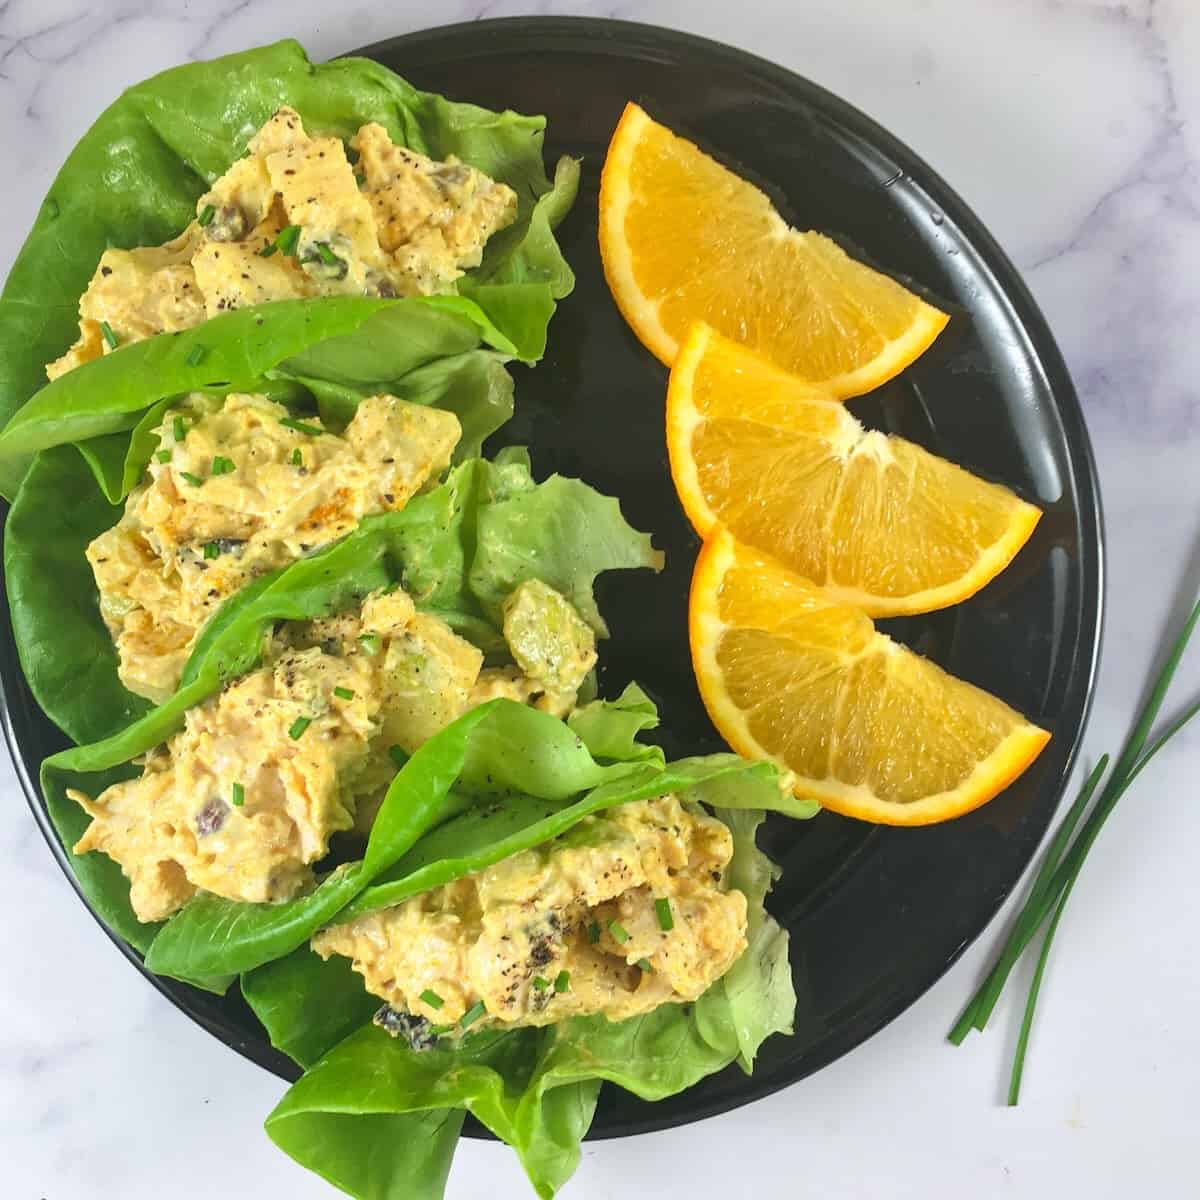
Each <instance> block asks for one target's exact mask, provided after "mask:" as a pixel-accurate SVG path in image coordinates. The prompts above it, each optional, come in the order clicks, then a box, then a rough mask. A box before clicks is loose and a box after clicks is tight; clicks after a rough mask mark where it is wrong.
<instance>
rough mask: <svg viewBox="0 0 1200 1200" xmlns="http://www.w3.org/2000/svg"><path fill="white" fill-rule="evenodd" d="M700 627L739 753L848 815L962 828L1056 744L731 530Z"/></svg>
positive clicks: (716, 711)
mask: <svg viewBox="0 0 1200 1200" xmlns="http://www.w3.org/2000/svg"><path fill="white" fill-rule="evenodd" d="M689 630H690V636H691V645H692V665H693V667H694V669H695V672H696V681H697V683H698V684H699V686H700V695H701V696H702V697H703V699H704V704H705V707H707V709H708V712H709V715H710V716H711V717H712V720H713V724H714V725H716V727H717V729H718V730H720V732H721V734H722V736H723V737H724V738H725V740H726V741H727V742H728V743H729V744H730V746H732V747H733V748H734V749H735V750H736V751H737V752H738V753H739V754H742V755H744V756H745V757H747V758H763V759H768V760H770V761H771V762H774V763H776V764H778V765H779V766H780V767H782V768H784V769H785V770H788V771H791V772H793V773H794V777H795V778H794V784H793V790H794V791H795V793H796V795H797V796H801V797H805V798H808V799H812V800H816V801H818V802H819V803H820V804H822V805H823V806H825V807H826V808H830V809H833V810H834V811H835V812H840V813H844V814H845V815H846V816H850V817H859V818H861V819H863V820H865V821H875V822H879V823H882V824H885V825H927V824H932V823H933V822H935V821H945V820H948V819H949V818H951V817H957V816H959V815H961V814H962V813H965V812H969V811H970V810H971V809H973V808H977V807H978V806H979V805H981V804H984V803H986V802H987V801H988V800H990V799H992V797H994V796H995V795H997V794H998V793H999V792H1001V791H1003V790H1004V788H1005V787H1007V786H1008V784H1010V783H1011V782H1012V781H1013V780H1014V779H1016V777H1017V776H1018V775H1020V774H1021V772H1022V771H1024V770H1025V768H1026V767H1028V766H1029V764H1030V763H1031V762H1033V760H1034V759H1035V758H1036V757H1037V756H1038V754H1039V753H1040V751H1041V749H1042V747H1043V746H1045V744H1046V742H1047V741H1048V740H1049V738H1050V735H1049V734H1048V733H1046V731H1045V730H1043V729H1039V728H1038V727H1037V726H1036V725H1032V724H1030V723H1029V722H1028V721H1027V720H1025V718H1024V717H1022V716H1021V714H1020V713H1018V712H1015V711H1014V710H1013V709H1011V708H1009V707H1008V705H1007V704H1004V703H1002V702H1001V701H1000V700H997V699H996V698H995V697H994V696H991V695H989V694H988V693H987V692H984V691H981V690H980V689H979V688H977V687H973V686H972V685H971V684H969V683H964V682H963V681H962V680H960V679H955V678H954V676H952V675H948V674H947V673H946V672H945V671H943V670H942V669H941V668H940V667H938V666H935V665H934V664H933V663H931V662H929V661H928V660H927V659H924V658H921V657H920V656H919V655H916V654H913V653H912V652H911V651H910V650H907V649H905V648H904V647H903V646H901V645H899V644H898V643H897V642H893V641H892V640H891V639H890V638H887V637H885V636H884V635H883V634H881V633H878V632H876V630H875V627H874V625H873V624H872V623H871V620H870V618H869V617H867V616H865V615H864V614H863V613H861V612H859V611H858V610H856V609H853V608H850V607H848V606H846V605H843V604H839V603H837V602H836V601H834V600H832V599H831V598H830V597H829V596H828V594H827V593H825V592H823V591H822V590H821V589H820V588H818V587H816V586H815V585H813V584H812V583H810V582H809V581H808V580H806V579H803V578H801V577H800V576H799V575H795V574H793V573H792V572H790V571H788V570H786V569H785V568H784V567H782V566H780V565H778V564H777V563H773V562H771V561H770V560H768V559H766V558H764V557H762V556H760V555H759V554H757V553H755V552H754V551H753V550H750V549H747V548H746V547H743V546H740V545H739V544H738V543H737V541H736V540H735V539H734V538H733V536H732V535H731V534H730V533H729V532H728V530H719V531H718V532H717V533H716V535H715V536H714V537H713V538H712V539H711V540H710V541H708V542H707V543H706V544H705V546H704V549H703V550H702V551H701V553H700V558H699V560H698V561H697V563H696V571H695V575H694V576H693V579H692V592H691V604H690V611H689Z"/></svg>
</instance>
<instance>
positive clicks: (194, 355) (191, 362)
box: [184, 346, 208, 367]
mask: <svg viewBox="0 0 1200 1200" xmlns="http://www.w3.org/2000/svg"><path fill="white" fill-rule="evenodd" d="M207 354H208V350H207V349H205V347H203V346H193V347H192V348H191V349H190V350H189V351H188V356H187V358H186V359H184V362H186V363H187V365H188V366H189V367H198V366H199V365H200V364H201V363H202V362H203V361H204V359H205V357H206V356H207Z"/></svg>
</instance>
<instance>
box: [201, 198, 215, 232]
mask: <svg viewBox="0 0 1200 1200" xmlns="http://www.w3.org/2000/svg"><path fill="white" fill-rule="evenodd" d="M216 215H217V210H216V209H215V208H214V207H213V206H212V205H211V204H206V205H205V206H204V207H203V208H202V209H201V210H200V215H199V216H198V217H197V218H196V223H197V224H198V225H199V226H200V228H201V229H204V228H205V227H206V226H207V225H210V224H211V223H212V219H213V217H215V216H216Z"/></svg>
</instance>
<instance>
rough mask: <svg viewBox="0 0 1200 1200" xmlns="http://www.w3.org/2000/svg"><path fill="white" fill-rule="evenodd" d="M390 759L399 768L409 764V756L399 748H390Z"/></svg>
mask: <svg viewBox="0 0 1200 1200" xmlns="http://www.w3.org/2000/svg"><path fill="white" fill-rule="evenodd" d="M388 758H390V759H391V760H392V762H394V763H395V764H396V766H398V767H402V766H404V764H405V763H406V762H408V755H407V754H405V753H404V751H403V750H402V749H401V748H400V747H399V746H389V747H388Z"/></svg>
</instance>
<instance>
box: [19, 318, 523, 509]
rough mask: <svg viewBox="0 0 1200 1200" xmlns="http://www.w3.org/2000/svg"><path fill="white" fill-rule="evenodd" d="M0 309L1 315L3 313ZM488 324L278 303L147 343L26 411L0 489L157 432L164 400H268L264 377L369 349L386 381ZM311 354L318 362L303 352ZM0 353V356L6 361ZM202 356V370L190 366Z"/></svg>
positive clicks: (44, 395)
mask: <svg viewBox="0 0 1200 1200" xmlns="http://www.w3.org/2000/svg"><path fill="white" fill-rule="evenodd" d="M2 311H3V310H2V308H0V312H2ZM489 332H490V334H491V336H492V338H493V339H494V341H495V340H498V341H500V342H501V343H502V344H501V345H500V346H499V347H498V348H499V349H501V350H503V351H505V352H511V350H512V347H511V345H509V344H507V343H504V340H503V339H500V338H497V337H496V335H495V333H494V330H492V326H491V323H490V322H489V321H488V320H487V318H486V317H485V316H484V314H483V312H482V310H480V309H479V308H478V307H477V306H476V305H475V304H473V303H472V302H471V301H469V300H465V299H463V298H461V297H457V296H439V297H434V298H431V299H428V300H412V299H409V300H371V299H366V298H362V297H354V296H340V297H333V298H327V299H321V300H279V301H276V302H275V303H273V304H260V305H257V306H256V307H254V308H243V309H238V310H237V311H235V312H229V313H224V314H222V315H221V316H219V317H214V318H213V319H212V320H211V321H205V322H204V324H202V325H197V326H196V327H195V328H194V329H187V330H184V331H183V332H182V333H179V334H172V335H171V336H168V337H155V338H148V339H146V340H145V341H142V342H133V343H131V344H130V345H128V346H122V347H121V348H120V349H119V350H117V351H115V352H114V353H112V354H106V355H105V356H104V357H103V358H100V359H97V360H96V361H95V362H91V363H88V364H87V365H86V366H83V367H78V368H76V369H75V370H74V371H68V372H67V373H66V374H65V375H60V376H59V377H58V378H57V379H55V380H54V381H53V382H51V383H48V384H46V385H45V386H44V387H43V388H41V390H40V391H38V392H37V393H36V394H35V395H34V396H33V397H32V398H31V399H30V400H29V401H28V402H27V403H26V404H24V405H23V406H22V407H21V408H20V409H19V410H18V411H17V412H16V413H15V414H14V415H13V417H12V419H11V420H10V421H9V422H8V424H7V425H6V426H5V427H4V430H3V432H2V433H0V485H2V486H4V488H5V492H4V494H5V495H6V496H10V497H11V496H12V495H13V494H14V492H13V484H14V483H18V482H19V480H20V479H21V478H22V477H23V475H24V472H25V469H26V467H27V465H28V463H29V460H30V458H31V457H32V455H34V454H35V453H36V452H37V451H38V450H44V449H47V448H49V447H51V446H60V445H62V444H63V443H65V442H84V441H87V440H88V439H91V438H98V437H102V436H105V435H112V434H117V433H126V432H129V431H132V430H135V429H137V428H138V427H139V426H141V428H142V429H143V430H145V429H148V428H150V427H152V426H148V425H146V423H145V421H144V420H143V418H144V417H145V414H146V410H147V409H148V408H150V407H151V406H153V405H155V404H157V403H159V402H160V401H161V400H163V398H164V397H172V396H178V395H181V394H183V393H186V392H192V391H211V390H213V389H223V390H225V391H233V392H246V391H264V390H267V391H269V390H271V389H270V387H269V385H268V386H266V387H264V382H263V381H264V377H265V376H267V375H268V373H271V372H274V373H276V374H277V375H279V376H282V377H287V378H290V377H291V376H292V374H293V373H295V374H304V372H305V369H306V368H309V369H311V367H312V366H313V360H314V359H315V360H316V361H317V362H322V361H325V362H329V363H330V364H331V365H330V367H329V368H328V369H329V370H331V371H332V370H333V365H332V364H336V363H337V362H339V361H341V360H343V359H345V358H347V357H348V356H351V355H352V354H353V353H355V352H357V353H362V352H363V349H364V347H367V346H370V345H371V344H373V343H385V344H387V345H388V346H389V347H390V350H389V353H388V354H387V355H386V356H383V355H380V354H375V355H372V356H371V362H372V363H373V364H376V365H378V364H379V360H380V358H385V359H386V368H387V371H388V374H387V376H386V378H388V379H399V378H401V377H403V376H404V375H406V374H407V373H408V372H409V371H412V370H416V369H417V368H418V367H421V366H424V365H426V364H427V363H431V362H436V361H437V360H439V359H442V358H446V357H449V356H451V355H458V354H464V353H466V352H468V351H470V350H474V349H475V348H476V347H477V346H478V345H479V341H480V337H481V335H485V334H488V333H489ZM318 345H319V346H320V350H316V349H313V350H312V353H310V354H307V355H306V354H305V353H304V351H306V350H309V349H310V348H313V347H316V346H318ZM2 349H3V347H2V345H0V352H2ZM197 349H200V350H203V352H204V353H203V356H202V360H201V361H200V362H195V361H191V360H192V359H194V357H195V352H196V351H197Z"/></svg>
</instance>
